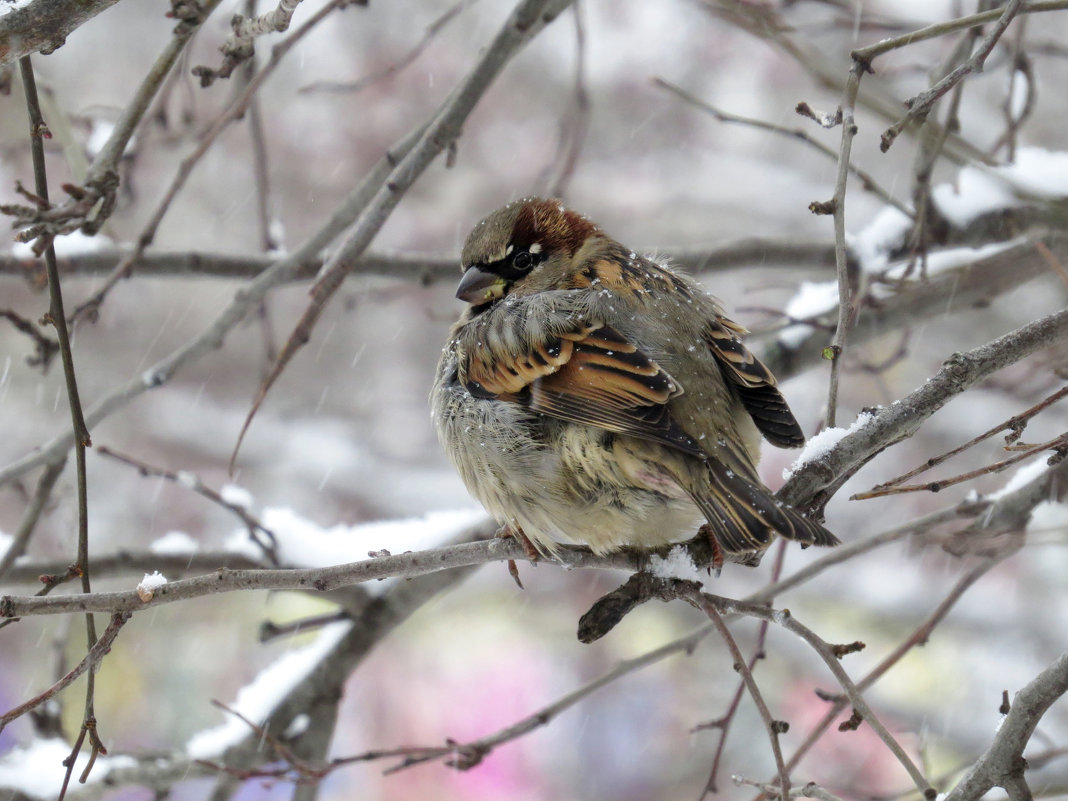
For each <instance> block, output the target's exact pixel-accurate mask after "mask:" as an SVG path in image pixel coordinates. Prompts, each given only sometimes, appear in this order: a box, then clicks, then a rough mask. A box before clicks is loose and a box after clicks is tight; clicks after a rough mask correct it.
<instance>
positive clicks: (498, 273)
mask: <svg viewBox="0 0 1068 801" xmlns="http://www.w3.org/2000/svg"><path fill="white" fill-rule="evenodd" d="M462 269H463V271H464V273H463V278H462V279H461V281H460V284H459V287H458V288H457V290H456V296H457V297H458V298H459V299H460V300H463V301H465V302H467V303H468V304H469V305H468V307H467V308H466V309H465V310H464V312H463V314H462V315H461V317H460V319H459V321H458V322H457V323H456V324H455V325H454V326H453V328H452V330H451V332H450V334H449V340H448V343H447V344H446V345H445V348H444V350H443V351H442V356H441V361H440V363H439V364H438V371H437V375H436V378H435V382H434V387H433V390H432V393H431V405H432V407H433V412H432V413H433V417H434V420H435V424H436V426H437V431H438V436H439V438H440V439H441V442H442V445H443V446H444V448H445V450H446V452H447V453H448V455H449V458H450V459H451V460H452V462H453V464H454V465H455V466H456V469H457V470H458V471H459V473H460V475H461V477H462V478H463V481H464V483H465V484H466V485H467V488H468V490H469V491H470V492H471V493H472V494H473V495H474V496H475V497H476V498H478V500H479V501H481V502H482V504H483V505H484V506H485V507H486V509H487V511H489V513H490V514H491V515H492V516H493V517H494V518H496V519H497V521H498V522H499V523H501V524H502V525H503V526H505V527H506V528H507V529H508V530H510V531H511V532H512V533H514V534H516V535H517V536H520V537H521V538H522V536H523V535H525V537H526V538H527V539H529V541H530V542H531V543H533V545H534V546H535V547H536V548H537V549H538V550H539V551H541V552H543V553H550V554H551V553H553V552H554V551H555V550H556V547H557V544H558V543H570V544H585V545H588V546H589V547H590V548H591V549H592V550H593V551H594V553H597V554H604V553H609V552H611V551H616V550H619V549H621V548H624V547H628V546H629V547H634V548H654V547H658V546H662V545H666V544H668V543H674V542H679V541H682V540H688V539H690V538H692V537H693V536H694V535H695V534H696V533H697V531H698V528H699V527H701V528H702V529H703V531H704V532H705V533H706V534H708V535H709V536H710V537H711V538H712V543H713V552H714V553H715V554H716V558H717V562H720V561H722V558H723V554H726V555H727V556H728V558H730V559H732V560H733V561H747V559H746V556H747V555H748V556H750V557H751V556H752V555H753V554H754V553H759V552H761V551H763V550H764V549H765V548H767V547H768V545H769V544H770V543H771V541H772V539H773V538H774V535H775V534H779V535H781V536H783V537H786V538H788V539H791V540H797V541H798V542H800V543H802V544H804V545H813V544H814V545H836V544H837V543H838V539H837V538H836V537H835V536H834V535H833V534H831V533H830V532H829V531H827V529H825V528H824V527H823V526H821V525H820V524H819V523H817V522H816V521H814V520H809V519H808V518H806V517H803V516H802V515H801V514H800V513H798V512H797V511H795V510H793V509H791V508H789V507H787V506H784V505H783V503H782V502H781V501H779V500H778V499H776V498H775V497H774V496H773V495H772V493H771V491H770V490H768V489H767V487H765V486H764V485H763V484H762V483H761V481H760V478H759V477H758V476H757V472H756V466H755V465H756V462H757V459H758V457H759V453H760V437H761V435H763V436H764V437H766V438H767V439H768V440H769V441H770V442H771V443H772V444H774V445H778V446H780V447H786V448H793V447H798V446H800V445H802V444H803V443H804V435H803V434H802V433H801V428H800V427H799V426H798V424H797V421H796V420H795V419H794V416H793V414H792V413H791V411H790V408H789V406H787V404H786V401H785V400H784V399H783V397H782V395H781V394H780V393H779V390H778V389H777V388H776V382H775V377H774V376H773V375H772V374H771V373H770V372H769V370H768V369H767V368H766V367H765V366H764V365H763V364H762V363H761V362H760V361H759V360H758V359H756V358H755V357H754V356H753V354H752V353H750V352H749V350H748V348H746V346H745V345H744V344H743V343H742V340H741V337H742V336H743V335H744V334H745V333H746V331H745V329H744V328H742V327H741V326H740V325H738V324H737V323H734V322H732V321H730V320H729V319H727V318H726V317H724V316H723V309H722V308H721V307H720V306H719V304H718V303H717V302H716V301H715V300H714V299H713V298H711V297H710V296H709V295H707V294H705V292H703V291H702V290H701V289H700V287H698V285H697V284H696V283H695V282H694V281H693V280H691V279H690V278H688V277H686V276H683V275H680V274H678V273H676V272H673V271H672V270H670V269H668V268H667V267H666V266H664V265H662V264H657V263H655V262H653V261H650V260H649V259H647V258H643V257H641V256H639V255H637V254H635V253H634V252H633V251H632V250H630V249H629V248H627V247H625V246H623V245H621V244H620V243H619V242H616V241H615V240H613V239H612V238H610V237H609V236H608V235H606V234H605V233H604V232H603V231H602V230H601V229H600V228H599V227H598V226H597V225H595V224H594V223H592V222H591V221H590V220H588V219H587V218H586V217H584V216H582V215H580V214H577V213H575V212H574V211H570V210H568V209H566V208H564V207H563V206H562V205H561V204H560V203H558V202H557V201H554V200H544V199H540V198H525V199H523V200H519V201H516V202H515V203H511V204H509V205H507V206H505V207H504V208H502V209H499V210H497V211H495V212H494V213H493V214H491V215H489V216H488V217H486V218H485V219H484V220H482V221H481V222H480V223H478V225H476V226H475V229H474V230H473V231H472V232H471V234H470V235H469V236H468V238H467V242H466V244H465V245H464V248H463V254H462Z"/></svg>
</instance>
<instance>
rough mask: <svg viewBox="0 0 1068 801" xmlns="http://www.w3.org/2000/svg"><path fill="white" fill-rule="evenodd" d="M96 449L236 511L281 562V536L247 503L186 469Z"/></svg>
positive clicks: (272, 557) (267, 553)
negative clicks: (229, 496)
mask: <svg viewBox="0 0 1068 801" xmlns="http://www.w3.org/2000/svg"><path fill="white" fill-rule="evenodd" d="M96 452H97V453H98V454H100V455H101V456H106V457H109V458H111V459H115V460H116V461H118V462H122V463H123V464H126V465H129V466H130V467H133V468H135V469H136V470H137V471H138V472H139V473H140V474H141V475H143V476H158V477H159V478H164V479H166V480H167V481H172V482H174V483H175V484H178V485H179V486H181V487H185V488H186V489H188V490H191V491H193V492H195V493H196V494H197V495H199V496H200V497H202V498H207V499H208V500H209V501H211V502H212V503H214V504H216V505H218V506H221V507H222V508H223V509H226V510H227V511H228V512H230V513H232V514H234V515H236V516H237V517H238V519H239V520H241V522H242V523H244V524H245V528H247V529H248V535H249V539H251V540H252V541H253V542H254V543H256V545H257V546H259V547H260V548H261V549H262V550H263V553H264V556H266V557H267V559H268V561H269V562H270V563H271V564H273V565H277V564H278V549H277V546H278V540H277V538H276V537H275V535H274V532H273V531H271V530H270V529H269V528H267V527H266V526H265V525H263V523H261V522H260V521H259V519H258V518H257V517H256V516H255V515H253V514H251V513H250V512H249V511H248V509H246V508H245V507H244V506H241V505H240V504H236V503H231V502H230V501H228V500H226V499H225V498H224V497H223V496H222V495H221V494H220V493H219V492H217V491H216V490H213V489H212V488H211V487H209V486H207V485H206V484H205V483H204V482H203V481H201V480H200V478H199V476H197V475H196V474H195V473H190V472H189V471H187V470H181V471H174V470H167V469H165V468H162V467H155V466H153V465H150V464H148V463H147V462H143V461H141V460H140V459H135V458H134V457H132V456H128V455H126V454H123V453H119V452H118V451H114V450H112V449H111V448H108V447H107V446H104V445H101V446H100V447H98V448H97V449H96ZM259 534H262V535H263V536H264V537H266V541H264V540H263V539H262V538H261V537H260V536H259Z"/></svg>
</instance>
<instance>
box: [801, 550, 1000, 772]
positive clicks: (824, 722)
mask: <svg viewBox="0 0 1068 801" xmlns="http://www.w3.org/2000/svg"><path fill="white" fill-rule="evenodd" d="M1007 555H1008V554H1007V553H1006V556H1007ZM1001 561H1002V559H1001V558H999V559H990V558H988V559H984V560H983V561H982V562H981V563H980V564H979V565H977V566H976V567H974V568H972V569H971V570H969V571H968V572H967V573H965V574H964V575H963V576H961V577H960V578H959V579H958V580H957V582H956V583H955V584H954V585H953V587H952V589H950V591H949V592H948V593H947V594H946V596H945V597H944V598H943V599H942V601H941V602H940V603H939V604H938V606H936V607H935V608H934V610H932V612H931V614H930V615H928V616H927V617H926V618H925V619H924V620H923V622H921V623H920V624H919V625H918V626H917V627H916V628H915V629H914V630H913V631H912V632H911V633H910V634H909V636H908V637H906V638H905V639H904V640H902V642H901V644H900V645H898V646H897V648H895V649H894V650H893V651H891V652H890V653H889V654H887V656H886V657H884V658H883V659H882V660H881V661H880V662H879V664H878V665H876V666H875V667H874V668H872V669H871V670H870V671H868V673H867V674H865V675H864V677H863V678H861V679H860V680H859V681H858V682H857V689H858V690H859V691H860V692H864V691H865V690H867V689H868V688H869V687H871V686H873V685H874V684H875V683H876V682H877V681H879V679H881V678H882V677H883V676H884V675H886V673H887V672H889V670H890V669H891V668H892V667H894V666H895V665H897V664H898V663H899V662H900V661H901V660H902V659H903V658H904V657H905V655H906V654H908V653H909V651H911V650H912V649H913V648H916V647H918V646H920V645H924V644H925V643H926V642H927V641H928V639H929V638H930V636H931V633H932V632H933V631H934V630H935V627H936V626H938V624H939V623H941V622H942V620H943V619H944V618H945V617H946V615H947V614H949V612H950V610H951V609H952V608H953V607H954V606H955V605H956V603H957V601H959V600H960V599H961V597H963V595H964V593H965V592H967V591H968V589H969V588H970V587H971V586H972V585H974V584H975V583H976V582H977V581H978V580H979V579H980V578H982V577H983V576H984V575H986V574H987V573H988V572H989V571H990V569H991V568H993V567H994V566H995V565H997V564H999V563H1000V562H1001ZM848 704H849V699H848V698H846V697H844V696H841V697H838V698H835V699H833V700H832V701H831V706H830V708H829V709H828V710H827V712H826V713H824V715H823V717H822V718H821V719H820V720H819V722H818V723H816V725H814V726H813V727H812V728H811V729H810V730H809V732H808V734H807V735H806V736H805V739H804V740H803V741H802V742H801V744H800V745H799V746H798V747H797V750H796V751H794V753H793V755H792V756H791V757H790V759H789V761H788V762H787V763H786V769H787V770H793V769H794V768H796V767H797V766H798V765H799V764H800V763H801V760H802V759H803V758H804V757H805V756H806V755H807V754H808V753H809V751H810V750H811V749H812V747H813V746H814V745H815V744H816V743H817V742H818V741H819V739H820V738H821V737H822V736H823V734H824V733H825V732H826V731H827V730H828V729H829V728H830V727H831V724H832V723H834V721H835V719H836V718H837V717H838V716H839V715H840V714H841V712H842V710H844V709H845V708H846V707H847V706H848Z"/></svg>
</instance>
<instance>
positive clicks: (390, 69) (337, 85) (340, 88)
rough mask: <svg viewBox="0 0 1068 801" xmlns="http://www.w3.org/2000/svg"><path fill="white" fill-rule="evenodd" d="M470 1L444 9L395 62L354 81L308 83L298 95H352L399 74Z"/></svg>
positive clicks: (466, 0)
mask: <svg viewBox="0 0 1068 801" xmlns="http://www.w3.org/2000/svg"><path fill="white" fill-rule="evenodd" d="M471 1H472V0H460V2H458V3H455V4H453V5H451V6H449V8H447V9H445V12H444V13H443V14H442V15H441V16H440V17H438V18H437V19H435V20H434V21H433V22H431V23H430V24H429V25H428V26H427V27H426V30H425V31H423V36H422V38H421V39H420V40H419V41H418V42H417V43H416V45H415V46H414V47H413V48H412V49H411V50H409V51H408V52H407V53H405V54H404V55H403V56H401V57H400V58H399V59H398V60H397V61H395V62H393V63H392V64H389V65H387V66H385V67H383V68H382V69H380V70H375V71H374V72H372V73H371V74H369V75H364V76H363V77H362V78H358V79H357V80H355V81H316V82H315V83H310V84H308V85H307V86H302V87H300V89H298V90H297V92H298V94H304V93H310V92H335V93H353V94H355V93H356V92H360V91H363V90H364V89H366V88H367V87H369V86H372V85H374V84H376V83H378V82H379V81H381V80H384V79H386V78H389V77H390V76H392V75H396V74H397V73H399V72H403V71H404V70H405V69H407V68H408V67H410V66H411V65H412V64H414V63H415V62H416V60H417V59H418V58H419V56H421V55H422V54H423V52H424V51H425V50H426V49H427V47H429V46H430V43H431V42H433V41H434V38H435V37H436V36H437V35H438V34H439V33H441V31H442V30H443V29H444V28H445V26H447V25H448V24H449V23H450V22H452V20H453V19H455V18H456V17H458V16H459V15H460V12H462V11H463V10H464V9H465V8H466V7H467V6H468V4H470V3H471Z"/></svg>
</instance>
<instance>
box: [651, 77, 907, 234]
mask: <svg viewBox="0 0 1068 801" xmlns="http://www.w3.org/2000/svg"><path fill="white" fill-rule="evenodd" d="M653 86H656V87H659V88H661V89H666V90H667V91H669V92H671V93H672V94H674V95H676V96H677V97H679V98H681V99H682V100H684V101H685V102H687V103H689V104H690V105H692V106H694V107H695V108H698V109H700V110H701V111H704V112H707V113H708V114H711V115H712V116H713V117H715V118H716V119H717V120H719V121H720V122H726V123H737V124H739V125H748V126H751V127H753V128H759V129H761V130H764V131H771V132H773V133H777V134H781V135H783V136H786V137H789V138H791V139H797V140H800V141H801V142H804V143H805V144H806V145H809V146H810V147H814V148H815V149H816V150H817V151H819V152H820V153H822V154H823V155H825V156H827V158H831V159H836V160H837V159H838V157H839V153H837V152H835V151H834V150H833V149H832V148H830V147H828V146H827V145H825V144H823V142H821V141H820V140H819V139H816V138H815V137H813V136H812V135H810V134H809V133H808V131H805V130H804V129H802V128H787V127H786V126H783V125H776V124H775V123H771V122H767V121H765V120H757V119H753V118H752V117H743V116H740V115H738V114H731V113H729V112H726V111H722V110H721V109H718V108H716V107H715V106H713V105H711V104H710V103H706V102H705V101H704V100H701V98H699V97H697V96H696V95H694V94H692V93H690V92H687V91H686V90H685V89H683V88H682V87H681V86H678V85H676V84H673V83H672V82H671V81H668V80H665V79H663V78H659V77H657V78H653ZM848 169H849V172H851V173H852V174H853V175H855V176H856V177H857V178H859V179H860V185H861V188H862V189H864V190H865V191H866V192H871V193H872V194H873V195H875V196H876V197H878V198H879V199H880V200H882V201H883V202H884V203H886V204H887V205H888V206H893V207H894V208H895V209H897V210H898V211H900V212H901V213H902V214H904V215H905V216H907V217H911V216H912V209H910V208H909V207H908V206H906V205H905V204H904V203H902V202H901V201H900V200H898V199H897V198H895V197H894V196H893V195H891V194H890V193H889V192H888V191H886V190H885V189H883V187H882V186H881V185H880V184H879V182H878V181H876V180H875V178H874V177H873V176H872V175H871V174H870V173H868V172H866V171H865V170H863V169H861V168H860V167H857V166H856V165H855V164H853V163H852V162H849V163H848Z"/></svg>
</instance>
